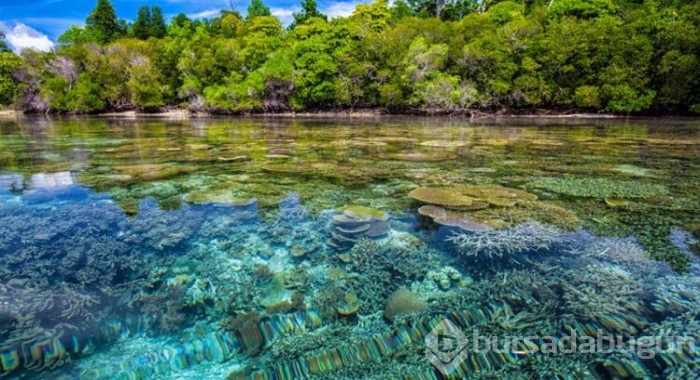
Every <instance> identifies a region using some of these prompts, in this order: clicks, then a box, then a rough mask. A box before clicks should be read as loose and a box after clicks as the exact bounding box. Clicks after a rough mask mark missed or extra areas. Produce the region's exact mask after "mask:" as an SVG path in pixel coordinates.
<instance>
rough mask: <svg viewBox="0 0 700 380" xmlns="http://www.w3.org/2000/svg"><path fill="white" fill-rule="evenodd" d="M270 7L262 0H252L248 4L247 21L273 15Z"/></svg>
mask: <svg viewBox="0 0 700 380" xmlns="http://www.w3.org/2000/svg"><path fill="white" fill-rule="evenodd" d="M271 15H272V13H270V8H268V7H267V5H265V4H263V2H262V0H251V1H250V5H248V15H247V16H245V19H246V21H250V20H252V19H254V18H256V17H264V16H271Z"/></svg>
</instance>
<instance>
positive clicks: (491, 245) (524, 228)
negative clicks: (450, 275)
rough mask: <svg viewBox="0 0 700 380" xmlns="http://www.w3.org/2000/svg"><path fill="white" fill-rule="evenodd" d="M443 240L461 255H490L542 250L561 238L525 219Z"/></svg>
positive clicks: (500, 255) (555, 232) (456, 234)
mask: <svg viewBox="0 0 700 380" xmlns="http://www.w3.org/2000/svg"><path fill="white" fill-rule="evenodd" d="M447 241H448V242H450V243H452V244H453V245H454V246H455V248H456V249H457V251H458V252H459V253H460V254H462V255H464V256H468V257H479V258H481V257H488V258H494V257H503V256H508V255H513V254H516V253H523V252H533V251H546V250H548V249H550V248H551V247H552V246H553V245H554V244H556V243H557V242H559V241H561V234H560V233H559V232H557V231H555V230H552V229H550V228H547V227H544V226H542V225H541V224H539V223H535V222H528V223H522V224H519V225H517V226H515V227H513V228H509V229H505V230H492V231H481V232H458V233H454V234H453V235H452V236H449V237H448V238H447Z"/></svg>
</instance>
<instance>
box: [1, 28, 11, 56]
mask: <svg viewBox="0 0 700 380" xmlns="http://www.w3.org/2000/svg"><path fill="white" fill-rule="evenodd" d="M5 51H10V47H9V46H7V43H6V42H5V32H3V31H2V30H0V53H2V52H5Z"/></svg>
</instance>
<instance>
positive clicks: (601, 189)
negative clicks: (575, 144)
mask: <svg viewBox="0 0 700 380" xmlns="http://www.w3.org/2000/svg"><path fill="white" fill-rule="evenodd" d="M530 186H533V187H536V188H540V189H545V190H549V191H552V192H555V193H559V194H564V195H571V196H574V197H591V198H606V197H618V198H648V197H653V196H656V195H667V194H668V189H667V188H666V186H664V185H659V184H651V183H646V182H639V181H622V180H613V179H608V178H564V177H541V178H536V179H535V180H533V181H531V182H530Z"/></svg>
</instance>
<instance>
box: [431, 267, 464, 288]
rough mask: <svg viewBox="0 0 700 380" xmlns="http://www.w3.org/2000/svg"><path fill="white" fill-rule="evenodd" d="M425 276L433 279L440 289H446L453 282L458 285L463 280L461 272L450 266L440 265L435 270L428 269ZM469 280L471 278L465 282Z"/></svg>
mask: <svg viewBox="0 0 700 380" xmlns="http://www.w3.org/2000/svg"><path fill="white" fill-rule="evenodd" d="M426 278H427V279H429V280H432V281H434V282H435V283H436V284H437V285H438V286H439V287H440V289H442V290H448V289H450V288H451V287H452V286H453V284H458V285H459V284H461V283H462V281H463V280H464V278H463V276H462V273H460V272H459V271H458V270H457V269H455V268H453V267H451V266H446V267H442V268H441V269H440V270H437V271H430V272H428V274H427V276H426ZM469 281H471V279H467V280H466V282H469Z"/></svg>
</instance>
